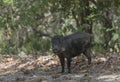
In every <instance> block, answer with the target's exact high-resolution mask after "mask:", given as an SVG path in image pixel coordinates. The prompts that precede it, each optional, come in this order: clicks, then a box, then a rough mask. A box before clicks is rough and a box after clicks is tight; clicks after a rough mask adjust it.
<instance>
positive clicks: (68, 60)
mask: <svg viewBox="0 0 120 82" xmlns="http://www.w3.org/2000/svg"><path fill="white" fill-rule="evenodd" d="M70 67H71V58H67V68H68V73H71V68H70Z"/></svg>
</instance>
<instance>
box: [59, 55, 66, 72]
mask: <svg viewBox="0 0 120 82" xmlns="http://www.w3.org/2000/svg"><path fill="white" fill-rule="evenodd" d="M59 59H60V63H61V67H62V70H61V73H63V72H64V66H65V58H64V57H62V56H59Z"/></svg>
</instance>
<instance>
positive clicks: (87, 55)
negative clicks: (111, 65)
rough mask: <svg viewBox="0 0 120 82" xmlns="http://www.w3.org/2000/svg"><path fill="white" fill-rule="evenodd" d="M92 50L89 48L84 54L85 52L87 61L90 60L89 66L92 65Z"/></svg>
mask: <svg viewBox="0 0 120 82" xmlns="http://www.w3.org/2000/svg"><path fill="white" fill-rule="evenodd" d="M90 53H91V50H90V49H89V48H88V49H86V50H85V51H84V52H83V54H84V55H85V56H86V57H87V59H88V64H89V65H90V64H91V54H90Z"/></svg>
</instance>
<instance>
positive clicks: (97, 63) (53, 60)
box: [0, 53, 120, 82]
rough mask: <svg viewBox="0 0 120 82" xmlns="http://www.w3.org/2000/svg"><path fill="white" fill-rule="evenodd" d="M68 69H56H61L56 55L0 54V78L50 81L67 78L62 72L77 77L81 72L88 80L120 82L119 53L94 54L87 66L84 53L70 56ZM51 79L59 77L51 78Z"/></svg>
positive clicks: (0, 80)
mask: <svg viewBox="0 0 120 82" xmlns="http://www.w3.org/2000/svg"><path fill="white" fill-rule="evenodd" d="M71 69H72V73H71V74H67V73H66V72H65V73H64V74H61V73H58V72H60V70H61V66H60V63H59V59H58V58H57V57H52V56H30V55H29V56H27V55H24V56H23V57H20V56H15V55H0V82H47V81H45V80H44V81H43V79H47V80H48V82H51V81H50V80H51V77H52V79H60V78H61V77H62V78H64V79H68V77H66V76H70V77H80V76H81V75H89V76H91V77H92V78H93V81H92V82H120V54H119V53H105V54H97V55H94V56H93V59H92V64H91V65H90V66H88V65H87V59H86V58H84V56H82V58H81V57H80V56H78V57H75V58H73V60H72V66H71ZM65 71H67V67H66V70H65ZM54 82H59V81H55V80H54ZM62 82H63V81H62ZM64 82H67V81H64ZM69 82H70V78H69ZM71 82H75V81H74V80H73V81H71Z"/></svg>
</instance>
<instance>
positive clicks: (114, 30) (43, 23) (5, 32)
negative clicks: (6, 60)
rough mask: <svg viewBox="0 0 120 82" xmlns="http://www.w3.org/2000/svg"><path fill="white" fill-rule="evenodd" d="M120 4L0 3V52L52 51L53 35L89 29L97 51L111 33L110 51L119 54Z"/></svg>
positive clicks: (76, 1)
mask: <svg viewBox="0 0 120 82" xmlns="http://www.w3.org/2000/svg"><path fill="white" fill-rule="evenodd" d="M113 3H114V4H113ZM119 3H120V2H119V0H113V1H110V0H106V1H100V0H91V1H87V0H71V1H68V0H65V1H63V0H61V1H60V0H0V53H2V54H7V53H9V54H10V53H12V54H18V53H20V52H21V51H24V52H25V53H28V54H29V53H31V52H32V51H35V52H38V51H47V50H51V42H50V36H53V35H56V34H59V35H61V34H62V35H67V34H71V33H73V32H76V31H84V30H88V29H92V33H93V35H94V43H95V47H94V50H96V51H100V52H102V51H104V45H105V38H104V36H105V34H106V33H107V32H110V34H111V35H112V36H110V35H108V36H110V40H109V41H108V43H109V46H110V47H109V50H110V51H117V52H120V49H119V46H118V42H119V41H118V40H119V38H120V37H119V36H120V16H119V14H120V11H119V9H120V6H119ZM106 13H107V15H106ZM111 23H113V24H112V25H113V26H112V27H111V26H110V24H111Z"/></svg>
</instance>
